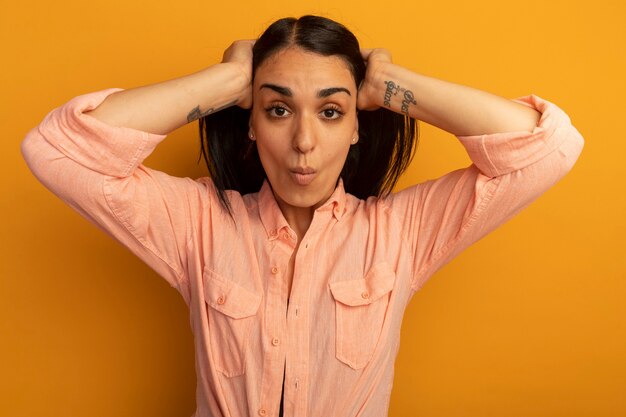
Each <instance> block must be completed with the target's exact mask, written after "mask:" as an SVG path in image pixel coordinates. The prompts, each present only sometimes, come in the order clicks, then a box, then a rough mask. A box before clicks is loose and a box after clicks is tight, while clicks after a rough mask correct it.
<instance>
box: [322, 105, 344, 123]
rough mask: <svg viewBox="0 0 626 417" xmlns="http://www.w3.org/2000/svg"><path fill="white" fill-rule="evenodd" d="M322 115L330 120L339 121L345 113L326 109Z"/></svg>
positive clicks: (334, 109)
mask: <svg viewBox="0 0 626 417" xmlns="http://www.w3.org/2000/svg"><path fill="white" fill-rule="evenodd" d="M322 113H323V114H324V117H326V118H327V119H330V120H335V119H339V118H340V117H341V116H342V115H343V112H341V111H339V109H336V108H328V109H324V110H322Z"/></svg>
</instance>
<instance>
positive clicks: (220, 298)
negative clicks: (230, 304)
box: [217, 296, 226, 305]
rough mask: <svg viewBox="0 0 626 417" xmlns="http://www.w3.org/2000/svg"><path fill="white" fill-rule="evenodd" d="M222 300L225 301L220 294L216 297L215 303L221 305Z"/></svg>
mask: <svg viewBox="0 0 626 417" xmlns="http://www.w3.org/2000/svg"><path fill="white" fill-rule="evenodd" d="M224 301H226V300H225V299H224V297H222V296H219V297H217V304H219V305H222V304H224Z"/></svg>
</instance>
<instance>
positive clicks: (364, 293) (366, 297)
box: [361, 291, 370, 300]
mask: <svg viewBox="0 0 626 417" xmlns="http://www.w3.org/2000/svg"><path fill="white" fill-rule="evenodd" d="M361 297H363V298H365V299H366V300H367V299H368V298H370V293H368V292H367V291H363V292H362V293H361Z"/></svg>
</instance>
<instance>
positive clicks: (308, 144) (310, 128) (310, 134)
mask: <svg viewBox="0 0 626 417" xmlns="http://www.w3.org/2000/svg"><path fill="white" fill-rule="evenodd" d="M294 130H295V131H294V134H293V148H294V149H295V150H296V151H298V152H300V153H307V152H311V150H313V148H315V126H314V121H313V120H310V118H309V117H307V116H306V115H300V117H298V118H297V121H296V127H295V129H294Z"/></svg>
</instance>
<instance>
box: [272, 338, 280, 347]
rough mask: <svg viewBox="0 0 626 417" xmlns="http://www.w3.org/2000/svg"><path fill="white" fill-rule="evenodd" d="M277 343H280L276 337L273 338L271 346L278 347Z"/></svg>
mask: <svg viewBox="0 0 626 417" xmlns="http://www.w3.org/2000/svg"><path fill="white" fill-rule="evenodd" d="M279 343H280V340H279V339H278V338H277V337H275V338H273V339H272V344H273V345H274V346H278V345H279Z"/></svg>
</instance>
